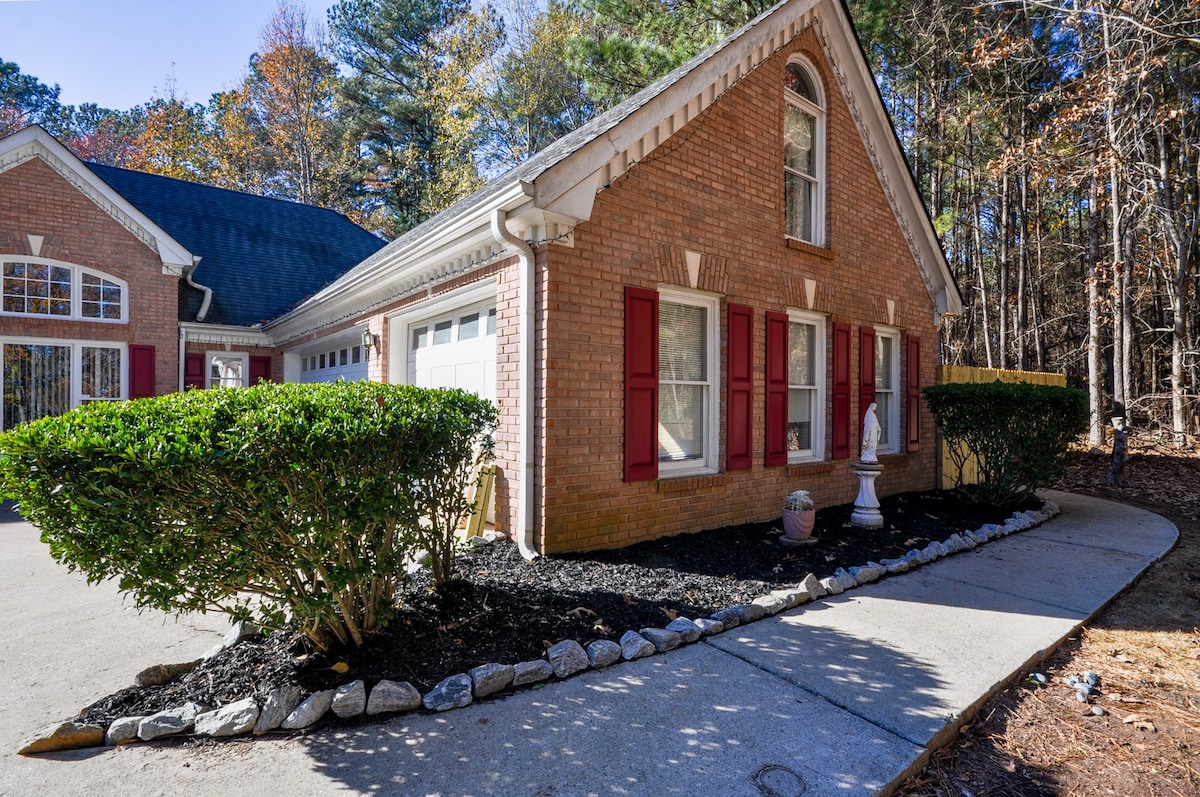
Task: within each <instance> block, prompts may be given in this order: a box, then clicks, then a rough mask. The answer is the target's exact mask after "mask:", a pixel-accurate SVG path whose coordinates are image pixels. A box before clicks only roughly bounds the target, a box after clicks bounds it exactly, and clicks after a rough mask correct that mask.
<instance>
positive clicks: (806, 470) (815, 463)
mask: <svg viewBox="0 0 1200 797" xmlns="http://www.w3.org/2000/svg"><path fill="white" fill-rule="evenodd" d="M834 464H836V463H833V462H830V461H829V460H827V459H812V460H807V461H805V462H789V463H788V464H787V475H788V478H791V477H794V476H823V475H825V474H826V473H830V472H832V471H833V466H834Z"/></svg>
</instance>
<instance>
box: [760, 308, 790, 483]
mask: <svg viewBox="0 0 1200 797" xmlns="http://www.w3.org/2000/svg"><path fill="white" fill-rule="evenodd" d="M766 415H767V417H766V431H767V445H766V455H765V457H764V458H763V462H764V464H766V465H786V464H787V418H788V317H787V315H786V314H784V313H767V413H766Z"/></svg>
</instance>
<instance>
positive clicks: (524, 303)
mask: <svg viewBox="0 0 1200 797" xmlns="http://www.w3.org/2000/svg"><path fill="white" fill-rule="evenodd" d="M507 218H508V214H507V213H505V212H504V211H503V210H501V209H500V208H497V209H496V210H494V211H493V212H492V235H493V236H494V237H495V238H496V240H497V241H498V242H499V243H500V244H502V245H504V246H509V247H512V248H513V249H514V250H515V251H516V253H517V258H518V260H519V261H520V264H521V279H520V281H519V283H518V286H517V306H518V307H519V308H520V323H519V325H518V335H517V360H518V368H517V371H518V373H519V374H520V376H519V379H518V386H517V429H518V432H517V459H518V461H519V462H520V463H521V479H520V482H519V483H518V487H517V493H518V495H517V548H518V550H520V552H521V556H523V557H525V558H526V559H536V558H537V556H538V553H537V551H536V550H534V547H533V532H534V522H535V519H536V513H535V511H534V505H533V496H534V489H533V478H534V461H533V440H534V428H533V399H534V381H533V380H534V373H533V340H534V334H533V333H534V320H535V316H534V310H533V301H532V299H531V296H532V295H533V282H534V279H535V277H536V274H535V272H534V268H535V264H534V254H533V249H531V248H530V247H529V244H527V243H525V242H524V241H522V240H521V239H520V238H519V237H517V236H516V235H513V234H512V233H511V232H510V231H509V229H508V226H507V225H506V224H505V221H506V219H507Z"/></svg>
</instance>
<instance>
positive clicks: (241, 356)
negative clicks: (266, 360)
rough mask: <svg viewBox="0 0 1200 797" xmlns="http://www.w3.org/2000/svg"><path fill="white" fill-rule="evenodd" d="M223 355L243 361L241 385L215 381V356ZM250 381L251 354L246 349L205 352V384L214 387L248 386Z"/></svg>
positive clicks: (226, 357)
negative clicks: (213, 368) (213, 372)
mask: <svg viewBox="0 0 1200 797" xmlns="http://www.w3.org/2000/svg"><path fill="white" fill-rule="evenodd" d="M214 357H221V358H223V359H228V360H235V359H237V360H241V361H242V383H241V384H240V385H220V384H216V383H214V381H213V376H212V366H213V358H214ZM249 381H250V354H249V352H244V351H206V352H204V386H205V387H206V388H209V389H212V388H214V387H246V385H247V383H248V382H249Z"/></svg>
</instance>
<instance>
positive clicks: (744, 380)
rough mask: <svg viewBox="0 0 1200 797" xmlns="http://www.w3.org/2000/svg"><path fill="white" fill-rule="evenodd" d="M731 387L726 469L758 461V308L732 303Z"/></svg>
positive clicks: (726, 409)
mask: <svg viewBox="0 0 1200 797" xmlns="http://www.w3.org/2000/svg"><path fill="white" fill-rule="evenodd" d="M728 314H729V355H728V362H727V363H726V370H727V377H726V378H727V379H728V380H729V382H728V391H727V395H726V402H725V415H726V418H725V435H726V439H725V469H726V470H742V469H745V468H748V467H750V466H751V465H752V464H753V463H754V443H753V439H752V435H753V425H754V423H753V419H754V408H753V407H752V406H751V402H752V401H753V400H754V311H753V310H752V309H750V308H749V307H743V306H742V305H739V304H731V305H729V310H728Z"/></svg>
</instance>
